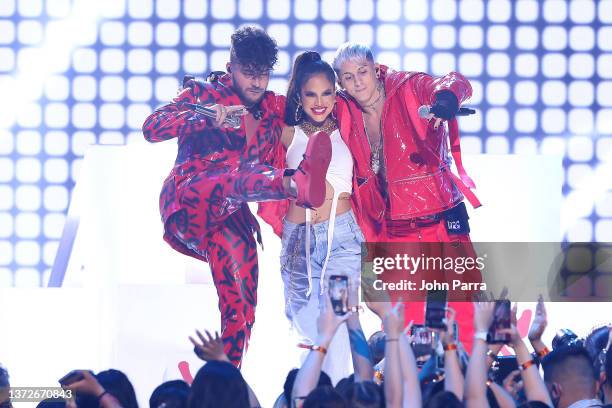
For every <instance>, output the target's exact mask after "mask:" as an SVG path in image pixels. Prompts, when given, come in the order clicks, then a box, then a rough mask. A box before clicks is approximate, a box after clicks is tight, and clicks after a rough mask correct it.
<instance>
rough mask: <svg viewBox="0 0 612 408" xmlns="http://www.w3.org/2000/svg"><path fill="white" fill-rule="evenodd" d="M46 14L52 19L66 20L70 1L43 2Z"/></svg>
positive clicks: (50, 0)
mask: <svg viewBox="0 0 612 408" xmlns="http://www.w3.org/2000/svg"><path fill="white" fill-rule="evenodd" d="M45 5H46V6H47V7H46V12H47V15H48V16H49V17H52V18H66V17H68V16H69V15H70V6H71V5H70V0H45Z"/></svg>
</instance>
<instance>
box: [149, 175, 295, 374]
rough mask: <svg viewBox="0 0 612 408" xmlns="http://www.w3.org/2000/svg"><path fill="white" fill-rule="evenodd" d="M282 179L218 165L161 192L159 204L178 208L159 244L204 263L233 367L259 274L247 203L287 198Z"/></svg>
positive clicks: (250, 320)
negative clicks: (173, 202)
mask: <svg viewBox="0 0 612 408" xmlns="http://www.w3.org/2000/svg"><path fill="white" fill-rule="evenodd" d="M282 179H283V171H282V170H277V169H273V168H271V167H270V166H266V165H260V164H247V165H242V166H240V167H237V168H228V167H227V166H220V167H216V168H214V169H210V168H207V169H204V170H202V171H199V172H196V173H190V174H189V177H186V178H184V181H183V182H179V183H178V186H177V187H176V189H175V190H174V191H172V190H173V189H164V190H165V191H162V196H161V202H160V205H162V206H163V205H164V204H165V203H166V202H167V200H169V199H178V201H179V203H180V207H181V208H180V210H179V211H178V212H176V213H174V214H173V215H172V216H170V217H169V218H168V220H167V221H166V223H165V229H166V234H165V239H166V240H167V241H168V242H169V243H170V245H172V246H173V247H174V248H175V249H177V250H179V251H180V252H183V253H185V254H188V255H191V256H194V257H196V258H198V259H203V260H207V261H208V263H209V264H210V269H211V271H212V277H213V281H214V283H215V287H216V288H217V294H218V295H219V311H220V312H221V335H222V339H223V343H224V345H225V353H226V354H227V355H228V357H229V359H230V360H231V361H232V363H233V364H234V365H236V366H238V367H239V366H240V364H241V362H242V356H243V354H244V352H245V351H246V349H247V347H248V341H249V338H250V335H251V329H252V327H253V324H254V323H255V307H256V305H257V279H258V273H259V270H258V264H257V243H256V241H255V239H254V237H253V234H254V233H259V226H258V224H257V221H256V220H255V217H254V216H253V214H252V213H251V212H250V210H249V208H248V205H247V202H261V201H269V200H280V199H285V198H287V194H286V193H285V191H284V189H283V185H282ZM164 195H166V197H164Z"/></svg>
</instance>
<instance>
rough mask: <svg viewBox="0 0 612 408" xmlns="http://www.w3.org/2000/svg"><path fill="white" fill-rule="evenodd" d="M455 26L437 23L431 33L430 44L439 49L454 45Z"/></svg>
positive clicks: (446, 48) (449, 47)
mask: <svg viewBox="0 0 612 408" xmlns="http://www.w3.org/2000/svg"><path fill="white" fill-rule="evenodd" d="M456 42H457V40H456V33H455V27H453V26H451V25H438V26H436V27H434V28H433V30H432V33H431V44H432V45H433V46H434V47H436V48H439V49H443V50H448V49H451V48H453V47H454V46H455V43H456Z"/></svg>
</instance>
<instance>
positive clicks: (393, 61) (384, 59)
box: [378, 51, 401, 67]
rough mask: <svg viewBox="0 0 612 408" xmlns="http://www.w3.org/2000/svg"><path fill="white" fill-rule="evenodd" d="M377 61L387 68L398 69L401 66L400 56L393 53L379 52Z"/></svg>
mask: <svg viewBox="0 0 612 408" xmlns="http://www.w3.org/2000/svg"><path fill="white" fill-rule="evenodd" d="M378 61H379V62H380V63H381V64H383V65H387V66H389V67H399V66H400V64H401V60H400V56H399V55H398V54H397V52H394V51H381V52H379V53H378Z"/></svg>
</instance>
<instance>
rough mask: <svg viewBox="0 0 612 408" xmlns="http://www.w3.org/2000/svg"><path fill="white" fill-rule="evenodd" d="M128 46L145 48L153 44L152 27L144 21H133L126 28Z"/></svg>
mask: <svg viewBox="0 0 612 408" xmlns="http://www.w3.org/2000/svg"><path fill="white" fill-rule="evenodd" d="M128 41H129V43H130V45H133V46H137V47H147V46H149V45H151V43H152V42H153V25H152V24H151V23H148V22H145V21H135V22H132V23H130V24H129V26H128Z"/></svg>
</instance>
